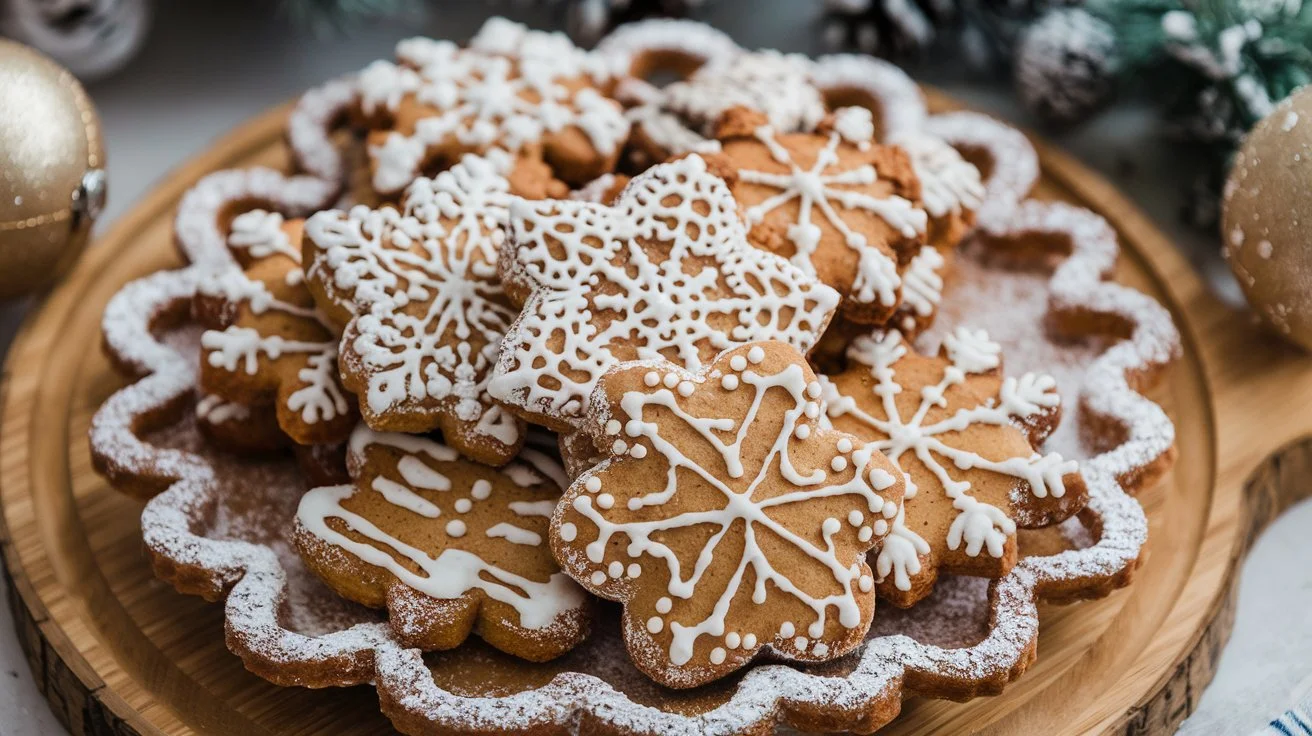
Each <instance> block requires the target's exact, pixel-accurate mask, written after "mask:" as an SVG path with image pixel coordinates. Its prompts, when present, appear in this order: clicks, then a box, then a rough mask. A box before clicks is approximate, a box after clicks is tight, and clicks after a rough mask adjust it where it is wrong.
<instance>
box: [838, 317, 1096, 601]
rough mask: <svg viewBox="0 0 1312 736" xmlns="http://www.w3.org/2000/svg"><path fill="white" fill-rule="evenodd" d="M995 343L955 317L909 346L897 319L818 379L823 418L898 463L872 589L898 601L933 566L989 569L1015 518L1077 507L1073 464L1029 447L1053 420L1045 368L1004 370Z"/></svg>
mask: <svg viewBox="0 0 1312 736" xmlns="http://www.w3.org/2000/svg"><path fill="white" fill-rule="evenodd" d="M1001 365H1002V359H1001V347H1000V346H999V345H998V344H997V343H995V342H992V341H991V340H989V339H988V336H987V335H986V334H984V332H983V331H977V330H971V329H969V328H965V327H958V328H957V329H956V330H955V331H954V332H953V333H952V334H951V335H949V336H948V337H947V338H945V340H944V342H943V349H942V351H941V355H939V356H936V357H928V356H921V355H917V354H916V353H915V351H914V350H913V349H912V348H911V346H910V345H909V344H907V343H906V341H905V340H904V339H903V338H902V335H901V334H900V333H899V332H897V331H896V330H890V331H888V332H882V333H881V332H876V333H874V334H873V335H870V336H866V337H863V338H859V339H858V340H856V341H855V342H854V343H853V344H852V346H851V348H849V350H848V368H847V370H845V371H844V372H842V373H840V374H838V375H835V376H832V377H831V378H829V379H828V380H826V381H824V382H823V385H824V398H825V402H826V411H827V417H828V419H829V422H830V423H832V425H833V426H834V427H835V428H837V429H841V430H843V431H847V432H851V433H852V434H853V435H855V436H857V437H859V438H860V439H861V441H862V442H865V443H870V444H869V446H870V447H872V448H874V449H877V450H879V451H881V452H883V453H884V454H886V455H887V456H888V458H889V459H890V460H891V461H893V462H894V463H896V464H897V466H898V467H899V468H900V469H901V470H902V471H903V472H904V473H905V474H906V479H907V486H906V502H905V503H904V504H903V507H902V512H901V513H900V514H899V515H898V516H897V518H896V519H894V520H893V523H892V528H891V530H890V531H889V536H888V538H887V539H885V540H884V543H883V545H882V547H881V548H880V550H879V553H878V555H877V557H876V562H875V570H876V572H877V573H878V581H879V593H880V596H881V597H883V598H886V599H887V600H889V601H891V602H893V603H894V604H895V605H898V606H902V607H906V606H910V605H912V604H914V603H915V602H916V601H919V600H921V599H922V598H924V597H925V596H927V595H929V593H930V591H931V590H933V587H934V581H935V579H936V578H937V576H938V574H939V573H940V572H949V573H955V574H962V575H976V576H983V577H992V578H1000V577H1002V576H1004V575H1006V574H1007V572H1008V571H1010V570H1011V568H1012V567H1013V566H1014V565H1015V564H1016V561H1017V548H1016V530H1017V528H1018V527H1023V528H1035V527H1042V526H1049V525H1051V524H1055V523H1057V522H1059V521H1062V520H1063V519H1066V518H1067V517H1069V516H1071V515H1072V514H1074V513H1075V512H1077V511H1079V510H1080V509H1081V508H1083V506H1084V503H1085V500H1086V495H1085V485H1084V479H1083V477H1082V476H1081V475H1080V473H1079V465H1078V464H1077V463H1075V462H1074V461H1071V460H1065V459H1063V458H1062V456H1061V455H1060V454H1059V453H1056V452H1052V453H1048V454H1046V455H1042V454H1039V453H1038V452H1037V451H1036V449H1035V448H1037V447H1039V446H1041V445H1042V442H1043V440H1044V438H1046V437H1047V436H1048V433H1049V432H1051V431H1052V429H1053V428H1055V427H1056V425H1057V421H1058V418H1059V416H1060V402H1061V397H1060V395H1059V394H1058V393H1057V390H1056V382H1055V381H1054V380H1053V379H1052V377H1051V376H1046V375H1039V374H1033V373H1026V374H1025V375H1023V376H1021V377H1020V378H1019V379H1017V378H1006V379H1003V378H1002V375H1001Z"/></svg>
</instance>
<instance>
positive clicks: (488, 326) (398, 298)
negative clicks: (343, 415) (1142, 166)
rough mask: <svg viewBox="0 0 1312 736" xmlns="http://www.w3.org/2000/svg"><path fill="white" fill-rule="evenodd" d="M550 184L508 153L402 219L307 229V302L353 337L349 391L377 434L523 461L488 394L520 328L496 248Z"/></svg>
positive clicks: (345, 355) (412, 192)
mask: <svg viewBox="0 0 1312 736" xmlns="http://www.w3.org/2000/svg"><path fill="white" fill-rule="evenodd" d="M544 175H545V172H543V171H541V164H539V163H535V162H533V161H529V160H525V159H520V160H518V161H516V160H513V159H512V158H511V157H510V155H509V154H506V153H505V152H504V151H493V152H491V153H489V154H488V155H487V156H486V157H481V156H474V155H467V156H465V158H464V159H462V160H461V162H460V163H459V164H457V165H456V166H454V167H452V168H451V169H449V170H447V171H444V172H442V173H440V174H438V175H437V176H436V177H435V178H433V179H427V178H421V179H417V180H416V181H415V182H414V183H413V184H412V185H411V186H410V187H409V188H408V189H407V190H406V197H405V201H404V205H403V207H402V209H400V210H398V209H396V208H394V207H392V206H390V205H389V206H384V207H382V208H380V209H370V208H368V207H364V206H357V207H354V208H352V209H351V210H350V211H349V212H341V211H339V210H331V211H326V212H320V213H319V214H317V215H315V216H314V217H312V218H310V220H309V221H308V222H307V223H306V226H305V239H304V249H305V258H306V261H307V263H309V264H310V265H309V268H308V269H307V274H308V279H309V285H310V291H311V292H313V294H314V297H315V301H317V302H318V303H319V305H320V306H321V307H322V308H323V310H324V311H325V312H327V313H328V314H329V315H330V316H331V317H332V318H333V319H334V320H337V321H339V322H341V323H344V324H345V325H346V327H345V331H344V333H343V335H342V358H341V361H340V363H341V374H342V380H343V382H344V383H345V385H346V387H347V388H348V389H350V390H351V391H352V392H354V393H355V394H356V395H358V396H359V397H360V398H361V402H360V409H361V412H362V414H363V416H364V420H365V422H366V423H367V424H368V425H369V426H370V427H373V428H374V429H378V430H386V431H397V432H427V431H430V430H432V429H437V428H440V429H441V430H442V435H443V437H444V438H445V439H446V442H447V443H448V444H450V445H451V446H452V447H455V448H457V449H458V450H460V452H461V453H462V454H464V455H465V456H466V457H471V458H474V459H476V460H479V461H481V462H486V463H489V464H492V465H500V464H503V463H505V462H506V461H508V460H509V459H510V458H512V457H514V456H515V453H516V452H518V450H519V447H520V444H521V443H522V441H523V426H522V424H521V423H520V422H519V420H518V419H516V418H515V417H513V416H511V415H509V414H507V413H506V412H505V411H504V410H502V408H501V407H500V406H498V405H497V404H496V403H495V402H493V401H492V399H491V398H490V397H489V396H488V393H487V381H488V377H489V374H490V373H491V370H492V366H493V364H494V363H495V362H496V356H497V348H498V346H499V345H500V344H501V338H502V335H504V334H505V331H506V329H507V328H508V327H509V326H510V323H511V320H513V319H514V317H515V312H514V310H513V309H512V308H511V306H510V304H509V303H508V302H507V300H506V297H505V295H504V294H503V293H502V290H501V284H500V281H499V279H498V277H497V267H496V262H497V248H498V246H499V245H500V243H501V241H502V239H503V238H504V237H505V235H504V229H503V228H504V225H505V221H506V217H507V207H508V206H509V205H510V202H511V200H512V198H513V194H514V193H516V192H518V193H528V194H537V195H541V194H542V193H544V191H546V190H547V189H549V188H550V186H549V184H548V185H544V184H543V183H542V182H543V181H547V182H550V181H551V180H550V179H549V178H547V179H543V178H541V177H543V176H544ZM521 181H523V182H525V183H523V184H520V183H518V182H521ZM530 189H532V190H535V191H527V190H530Z"/></svg>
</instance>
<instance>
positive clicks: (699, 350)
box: [489, 154, 838, 429]
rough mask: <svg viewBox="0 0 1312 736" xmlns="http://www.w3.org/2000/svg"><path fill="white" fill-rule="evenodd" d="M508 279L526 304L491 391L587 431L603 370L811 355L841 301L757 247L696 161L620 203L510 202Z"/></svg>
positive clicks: (649, 178) (655, 178) (538, 415)
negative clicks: (757, 352)
mask: <svg viewBox="0 0 1312 736" xmlns="http://www.w3.org/2000/svg"><path fill="white" fill-rule="evenodd" d="M510 215H511V216H510V237H509V238H508V239H507V241H506V243H505V246H504V247H503V249H502V253H501V260H500V266H501V272H502V277H503V279H504V280H505V282H506V288H507V290H508V291H509V292H510V294H511V296H512V298H515V299H516V301H521V302H523V304H524V307H523V311H522V312H521V313H520V315H519V318H518V319H516V320H515V323H514V324H513V325H512V326H511V328H510V330H509V332H507V334H506V339H505V342H504V343H503V344H502V347H501V355H500V358H499V360H498V363H497V366H496V370H495V371H494V373H493V378H492V381H491V384H490V385H489V390H490V392H491V394H492V396H494V397H495V398H496V399H497V400H498V401H501V402H503V403H505V404H506V405H507V406H509V407H512V408H513V409H515V410H516V411H518V412H520V413H523V414H526V415H528V416H531V417H533V418H534V420H535V421H538V422H541V423H546V424H548V425H549V426H553V427H554V428H557V429H565V428H568V427H577V426H580V425H581V423H582V422H583V414H584V410H585V408H586V403H587V400H588V397H589V396H590V395H591V393H592V390H593V388H594V387H595V386H596V383H597V381H598V380H600V378H601V376H602V374H603V373H605V372H606V370H607V369H609V368H610V367H611V366H613V365H615V364H616V363H619V362H621V361H626V360H634V359H643V360H661V359H665V360H671V361H674V362H675V363H676V364H679V365H683V366H686V367H688V368H689V369H691V370H696V369H697V368H699V367H700V366H701V365H702V364H703V363H704V362H705V361H707V360H710V359H711V358H713V357H714V356H715V355H716V354H717V353H719V352H720V351H722V350H724V349H726V348H729V347H733V346H734V345H739V344H742V343H746V342H752V341H755V340H759V339H765V338H769V339H776V340H780V341H783V342H786V343H788V344H790V345H793V346H794V347H796V348H798V349H800V350H802V351H806V350H809V349H810V348H811V346H812V345H814V344H815V341H816V340H817V339H818V338H819V335H820V333H821V332H822V331H823V330H824V327H825V325H826V324H827V323H828V321H829V319H830V317H831V316H832V314H833V310H834V308H835V307H836V306H837V305H838V294H837V293H836V292H835V291H834V290H833V289H831V288H829V287H828V286H825V285H824V284H822V283H819V282H818V281H816V280H815V279H813V278H810V277H808V276H807V275H806V274H805V273H803V272H802V271H801V270H800V269H798V268H797V267H796V266H793V265H792V264H790V263H788V262H787V261H785V260H784V259H782V258H780V257H778V256H775V255H773V254H770V253H766V252H764V251H761V250H758V249H756V248H754V247H752V246H751V245H749V244H748V241H747V232H746V228H745V227H744V226H743V223H742V220H741V219H739V216H738V205H737V202H735V201H734V198H733V195H732V193H731V192H730V191H729V188H728V187H727V186H726V185H725V183H724V181H723V180H722V179H720V178H719V177H717V176H715V175H714V174H712V173H711V172H710V171H708V170H707V166H706V161H705V160H703V159H702V158H701V157H700V156H697V155H695V154H693V155H690V156H688V157H686V158H683V159H679V160H677V161H674V162H671V163H668V164H662V165H660V166H656V167H653V168H652V169H650V170H648V171H646V172H645V173H643V174H642V175H640V176H638V177H636V178H634V179H633V181H632V182H631V183H630V184H629V186H628V187H627V188H625V190H624V191H623V193H621V194H620V196H619V198H618V199H617V200H616V202H615V204H614V205H613V206H607V205H599V204H595V203H590V202H578V201H542V202H531V201H527V200H522V199H521V200H516V201H515V202H514V203H513V204H512V205H511V213H510Z"/></svg>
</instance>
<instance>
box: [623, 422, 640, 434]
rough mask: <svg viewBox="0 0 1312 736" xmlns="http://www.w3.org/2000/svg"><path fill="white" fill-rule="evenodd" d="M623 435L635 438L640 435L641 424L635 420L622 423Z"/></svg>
mask: <svg viewBox="0 0 1312 736" xmlns="http://www.w3.org/2000/svg"><path fill="white" fill-rule="evenodd" d="M624 434H627V435H628V436H630V437H637V436H639V435H641V434H642V422H640V421H638V420H637V419H630V420H629V421H627V422H625V423H624Z"/></svg>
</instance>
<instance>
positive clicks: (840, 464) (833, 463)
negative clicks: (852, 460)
mask: <svg viewBox="0 0 1312 736" xmlns="http://www.w3.org/2000/svg"><path fill="white" fill-rule="evenodd" d="M829 467H831V468H833V469H834V471H835V472H837V471H842V470H847V458H845V457H843V456H842V455H838V456H837V457H835V458H834V459H833V460H830V461H829Z"/></svg>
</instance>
